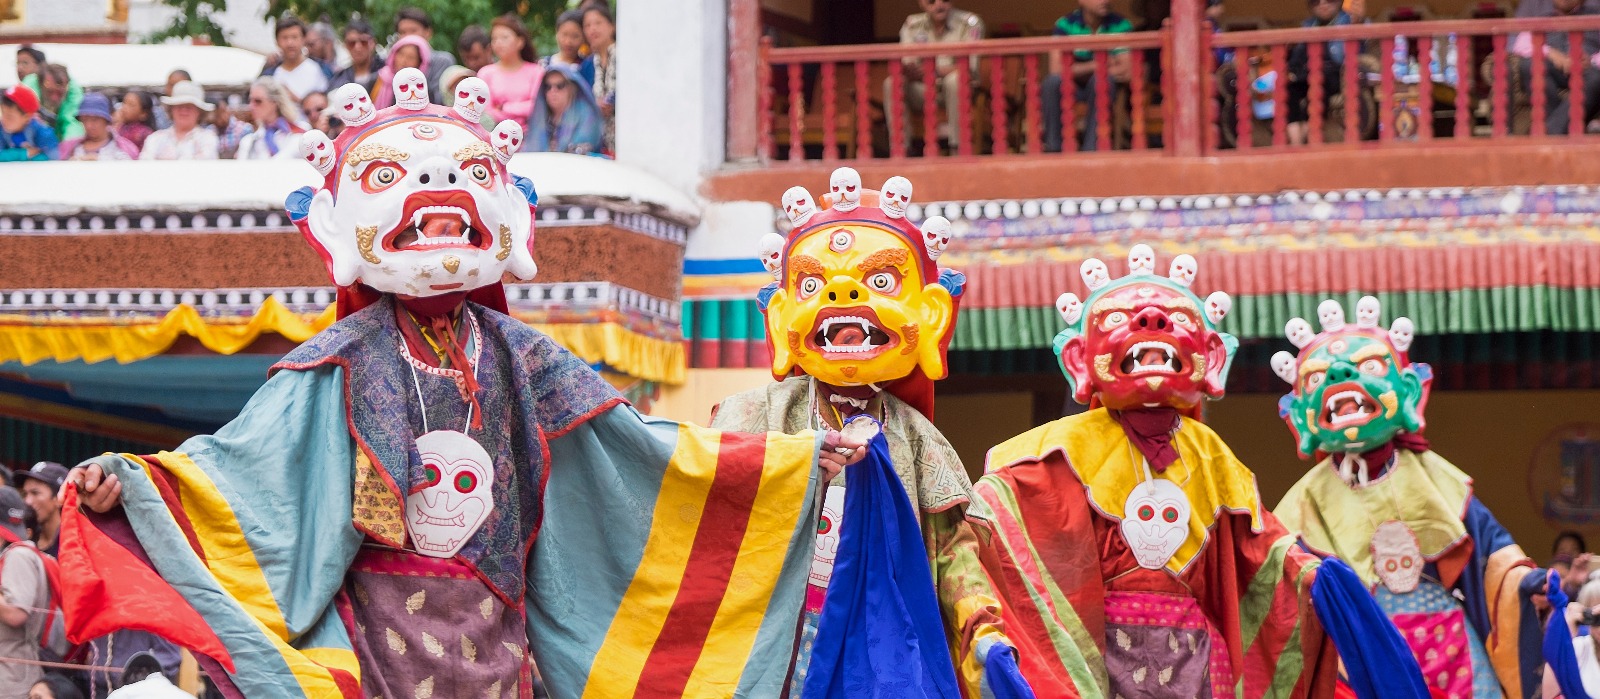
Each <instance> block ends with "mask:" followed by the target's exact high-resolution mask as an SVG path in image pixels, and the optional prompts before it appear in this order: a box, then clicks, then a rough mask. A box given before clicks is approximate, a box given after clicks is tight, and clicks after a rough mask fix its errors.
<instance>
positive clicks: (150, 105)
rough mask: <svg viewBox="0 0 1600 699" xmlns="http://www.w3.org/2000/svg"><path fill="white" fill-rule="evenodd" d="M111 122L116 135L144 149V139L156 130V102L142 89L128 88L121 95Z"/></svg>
mask: <svg viewBox="0 0 1600 699" xmlns="http://www.w3.org/2000/svg"><path fill="white" fill-rule="evenodd" d="M111 123H112V124H113V125H115V127H116V129H117V135H118V136H121V137H123V138H125V139H127V140H128V142H129V143H132V144H133V146H134V147H135V148H138V149H140V150H142V149H144V140H145V139H146V138H149V137H150V134H152V133H155V130H156V103H155V100H154V99H153V98H151V97H150V93H148V92H145V91H144V90H129V91H128V92H127V93H126V94H124V95H123V96H122V102H121V104H119V105H118V106H117V111H116V114H114V115H113V118H112V119H111Z"/></svg>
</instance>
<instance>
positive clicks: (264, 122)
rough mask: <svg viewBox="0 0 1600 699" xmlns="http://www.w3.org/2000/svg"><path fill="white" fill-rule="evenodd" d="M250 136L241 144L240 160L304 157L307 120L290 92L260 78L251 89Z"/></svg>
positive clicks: (266, 79) (270, 80)
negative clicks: (304, 134) (302, 136)
mask: <svg viewBox="0 0 1600 699" xmlns="http://www.w3.org/2000/svg"><path fill="white" fill-rule="evenodd" d="M250 125H251V127H252V130H251V131H250V133H249V135H247V136H245V137H244V138H243V139H242V140H240V141H239V151H238V152H237V153H236V154H235V155H234V156H233V157H235V158H238V159H239V160H267V159H269V158H298V157H300V153H299V149H300V134H303V133H305V131H306V124H305V117H304V116H302V115H301V114H300V107H299V106H298V105H296V104H295V103H294V99H293V98H292V97H291V96H290V95H289V92H288V91H287V90H285V89H283V86H282V85H279V84H278V83H277V82H276V81H274V80H273V79H272V78H257V79H256V81H255V82H254V83H252V84H251V85H250Z"/></svg>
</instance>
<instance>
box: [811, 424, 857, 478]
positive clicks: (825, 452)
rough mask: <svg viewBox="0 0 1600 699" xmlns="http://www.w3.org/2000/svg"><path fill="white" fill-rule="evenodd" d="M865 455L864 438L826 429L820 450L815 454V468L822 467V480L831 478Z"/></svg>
mask: <svg viewBox="0 0 1600 699" xmlns="http://www.w3.org/2000/svg"><path fill="white" fill-rule="evenodd" d="M866 456H867V442H866V440H863V439H860V438H857V437H852V436H850V435H847V434H843V433H841V432H839V431H837V430H828V434H827V436H825V437H823V438H822V451H821V452H818V454H817V468H820V469H822V476H823V480H824V481H831V480H833V477H834V476H837V475H839V472H840V471H843V470H844V467H846V466H849V465H851V464H854V463H856V462H858V461H860V460H862V459H863V458H866Z"/></svg>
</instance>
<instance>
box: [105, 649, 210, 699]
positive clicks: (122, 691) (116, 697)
mask: <svg viewBox="0 0 1600 699" xmlns="http://www.w3.org/2000/svg"><path fill="white" fill-rule="evenodd" d="M192 697H193V695H192V694H189V693H188V692H185V691H183V690H181V689H178V688H177V687H176V686H174V685H173V684H172V681H171V680H169V679H167V676H166V675H163V674H162V673H161V664H160V662H158V661H157V660H156V658H155V656H153V655H151V654H149V653H139V654H136V655H134V656H133V657H132V658H130V659H129V660H128V663H127V665H125V666H123V670H122V685H121V686H120V687H118V688H117V691H115V692H112V693H110V694H108V695H106V699H191V698H192Z"/></svg>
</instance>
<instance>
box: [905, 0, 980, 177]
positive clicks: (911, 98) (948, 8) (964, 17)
mask: <svg viewBox="0 0 1600 699" xmlns="http://www.w3.org/2000/svg"><path fill="white" fill-rule="evenodd" d="M918 4H920V5H921V6H922V12H919V13H917V14H914V15H910V16H907V17H906V21H905V22H904V23H903V24H901V25H900V43H901V44H902V45H906V44H950V43H958V42H962V41H977V40H978V39H982V38H983V34H984V29H983V20H982V19H981V18H979V17H978V15H976V14H973V13H971V12H968V11H966V10H958V9H956V8H955V7H954V6H953V5H952V4H951V1H950V0H918ZM900 64H901V66H902V73H903V74H904V76H905V77H904V79H903V80H901V82H900V85H901V88H902V90H903V92H902V95H901V98H902V103H903V104H905V106H906V110H907V113H910V114H921V113H922V103H923V101H924V95H925V92H926V90H927V85H926V83H925V82H924V77H925V76H924V75H923V74H922V61H920V60H918V59H915V58H903V59H900ZM960 68H961V66H960V65H959V64H957V63H956V59H955V58H954V57H952V56H939V57H938V58H937V59H935V60H934V71H935V73H936V75H934V76H933V79H934V82H936V83H938V87H937V88H936V89H937V90H938V93H937V96H936V97H935V101H936V102H938V103H939V104H942V105H944V109H945V119H944V123H942V124H940V125H939V133H938V135H937V136H935V135H934V134H923V135H922V137H923V140H924V142H925V143H926V144H927V145H926V146H924V147H925V148H934V147H936V145H935V140H934V139H935V138H938V139H943V140H946V141H950V140H952V138H953V134H954V129H955V127H956V124H957V123H958V121H959V116H958V115H959V114H960V101H959V100H960V97H959V94H960V93H959V90H958V86H959V82H958V81H959V80H960V79H961V78H960V74H959V73H958V72H957V70H959V69H960ZM976 69H977V62H976V59H974V60H973V62H972V64H971V66H970V68H969V70H972V71H976ZM968 75H969V76H970V75H972V73H969V74H968ZM894 99H895V97H894V79H893V78H885V79H884V81H883V104H884V113H885V114H886V115H888V120H889V133H890V134H893V133H895V130H896V125H895V123H894V117H893V115H894V112H895V110H894V109H892V108H891V106H892V105H894ZM891 138H892V136H891ZM910 140H911V129H910V128H904V129H901V130H900V142H901V143H902V144H904V143H910Z"/></svg>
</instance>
